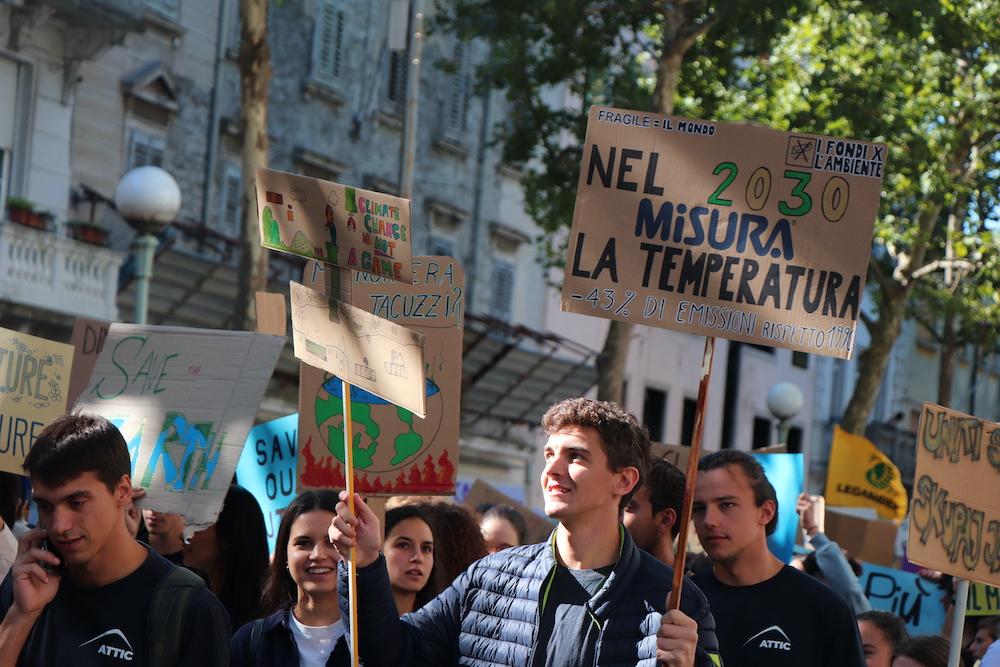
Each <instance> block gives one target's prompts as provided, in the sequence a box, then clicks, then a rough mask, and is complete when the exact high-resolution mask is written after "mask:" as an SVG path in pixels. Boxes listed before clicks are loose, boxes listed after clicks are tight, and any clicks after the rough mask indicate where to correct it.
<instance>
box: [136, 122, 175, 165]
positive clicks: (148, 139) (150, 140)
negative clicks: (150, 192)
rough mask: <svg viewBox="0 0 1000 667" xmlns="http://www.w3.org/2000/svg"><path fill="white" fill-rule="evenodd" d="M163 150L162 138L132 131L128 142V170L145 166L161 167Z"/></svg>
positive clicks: (140, 131) (164, 144) (164, 146)
mask: <svg viewBox="0 0 1000 667" xmlns="http://www.w3.org/2000/svg"><path fill="white" fill-rule="evenodd" d="M165 148H166V141H165V140H164V138H163V137H158V136H156V135H153V134H149V133H148V132H143V131H142V130H137V129H132V130H131V131H130V132H129V141H128V168H129V169H135V168H136V167H145V166H147V165H153V166H154V167H162V166H163V151H164V149H165Z"/></svg>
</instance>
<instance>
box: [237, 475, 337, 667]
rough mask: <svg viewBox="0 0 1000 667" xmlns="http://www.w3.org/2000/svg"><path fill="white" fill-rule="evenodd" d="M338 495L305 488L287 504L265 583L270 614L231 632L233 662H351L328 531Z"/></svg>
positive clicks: (264, 666) (313, 665)
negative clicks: (233, 632) (341, 615)
mask: <svg viewBox="0 0 1000 667" xmlns="http://www.w3.org/2000/svg"><path fill="white" fill-rule="evenodd" d="M337 501H338V498H337V494H336V492H334V491H329V490H326V489H324V490H319V491H304V492H302V493H301V494H299V496H298V497H297V498H296V499H295V500H293V501H292V503H291V504H290V505H289V506H288V507H287V508H286V509H285V512H284V514H282V516H281V524H280V525H279V526H278V535H277V537H276V539H275V545H274V560H272V561H271V567H270V568H269V569H268V572H267V580H266V581H265V583H264V594H263V606H264V613H266V614H270V615H269V616H268V617H267V618H261V619H257V620H256V621H252V622H250V623H247V624H246V625H244V626H243V627H241V628H240V629H239V630H237V631H236V634H235V635H233V639H232V641H231V642H230V652H231V658H230V664H231V665H232V666H233V667H241V666H245V667H272V666H277V665H282V666H284V665H300V666H301V667H324V666H326V667H347V666H348V665H350V664H351V655H350V649H349V647H348V645H347V641H346V638H345V637H344V626H343V623H342V622H341V620H340V606H339V601H338V599H337V562H338V561H339V560H340V554H338V553H337V550H336V549H334V548H333V545H332V544H330V540H329V537H328V536H327V531H328V530H329V529H330V522H331V521H333V517H334V516H335V515H336V508H337Z"/></svg>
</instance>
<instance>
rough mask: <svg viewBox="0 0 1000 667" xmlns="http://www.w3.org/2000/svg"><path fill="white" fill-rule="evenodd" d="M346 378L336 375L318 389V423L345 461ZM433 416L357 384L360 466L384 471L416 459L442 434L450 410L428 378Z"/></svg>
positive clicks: (354, 413) (354, 411)
mask: <svg viewBox="0 0 1000 667" xmlns="http://www.w3.org/2000/svg"><path fill="white" fill-rule="evenodd" d="M341 386H342V385H341V381H340V378H338V377H337V376H330V377H329V378H328V379H327V380H326V381H324V382H323V385H322V386H321V387H320V389H319V391H318V392H317V394H316V426H317V427H318V428H319V432H320V434H321V436H322V437H323V439H324V440H325V441H326V447H327V449H328V450H329V451H330V453H331V454H332V455H333V456H334V457H335V458H336V459H337V460H338V461H340V462H341V463H344V462H345V461H344V448H343V442H344V430H343V426H344V415H343V412H344V401H343V393H342V391H341ZM426 390H427V418H426V419H420V418H419V417H416V416H415V415H414V414H413V413H412V412H410V411H409V410H407V409H405V408H401V407H398V406H396V405H393V404H392V403H390V402H388V401H386V400H385V399H383V398H379V397H378V396H376V395H375V394H372V393H370V392H367V391H365V390H364V389H361V388H359V387H355V386H352V387H351V422H352V423H353V429H352V430H353V433H352V435H353V440H354V466H355V468H357V469H359V470H365V471H368V472H372V473H382V472H387V471H393V470H397V469H400V468H402V467H403V466H405V465H407V464H409V463H412V462H415V461H416V460H417V457H418V456H419V455H420V453H421V452H423V451H424V450H425V449H426V448H427V447H428V446H429V445H430V443H431V442H433V440H434V438H435V437H436V435H437V432H438V429H439V427H440V426H441V416H442V414H443V412H444V410H443V403H442V398H441V390H440V389H439V388H438V386H437V385H436V384H435V383H434V381H433V380H431V379H430V378H427V383H426Z"/></svg>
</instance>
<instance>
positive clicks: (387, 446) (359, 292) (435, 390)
mask: <svg viewBox="0 0 1000 667" xmlns="http://www.w3.org/2000/svg"><path fill="white" fill-rule="evenodd" d="M324 273H325V274H326V275H324ZM345 274H346V275H345ZM413 276H414V279H413V283H412V284H410V285H404V284H402V283H398V282H391V281H388V280H385V279H382V278H375V277H373V276H370V275H367V274H363V273H356V272H355V273H353V274H351V273H349V272H347V271H344V270H342V269H337V268H336V267H329V266H328V267H317V265H316V264H314V263H312V264H310V265H309V266H307V267H306V272H305V276H304V278H305V280H306V282H311V283H312V284H313V285H316V286H317V288H318V289H326V287H325V286H329V285H332V286H333V288H334V289H335V290H336V291H337V293H338V294H340V295H341V298H342V299H343V300H346V301H349V302H350V303H352V304H353V305H354V306H356V307H358V308H360V309H363V310H365V311H367V312H369V313H372V314H374V315H376V316H378V317H381V318H384V319H386V320H389V321H390V322H393V323H399V324H400V325H403V326H405V327H407V328H408V329H410V330H411V331H413V332H415V333H418V334H423V336H424V355H425V358H424V368H425V371H426V380H425V383H424V392H425V400H426V404H427V408H426V413H427V416H426V417H425V418H424V419H415V418H414V416H413V413H412V412H411V411H409V410H406V409H405V408H401V407H397V406H396V405H393V404H391V403H389V402H387V401H385V400H383V399H381V398H379V397H378V396H377V395H375V394H374V393H371V392H368V391H365V390H363V389H361V388H359V387H355V388H354V390H353V391H352V393H351V405H352V418H353V422H354V424H353V426H354V429H353V430H354V437H355V442H354V465H355V471H356V475H357V476H358V479H357V487H358V489H359V492H361V493H368V494H423V495H427V494H435V495H437V494H443V495H450V494H452V493H454V490H455V473H456V467H457V465H458V436H459V414H460V407H461V402H460V401H461V383H462V317H463V304H464V289H465V275H464V272H463V271H462V267H461V266H460V265H459V264H458V262H457V261H455V260H454V259H452V258H450V257H416V258H414V260H413ZM331 277H332V278H333V280H330V279H329V278H331ZM299 415H300V417H299V433H300V441H301V442H302V456H301V457H300V463H299V488H317V487H342V486H343V485H344V481H345V480H344V473H343V464H344V449H343V447H344V445H343V441H344V434H343V405H342V402H341V386H340V379H339V378H338V377H337V376H336V375H330V374H327V373H325V372H323V371H321V370H317V369H314V368H312V367H310V366H308V365H305V364H303V365H302V367H301V370H300V377H299Z"/></svg>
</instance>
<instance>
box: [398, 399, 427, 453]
mask: <svg viewBox="0 0 1000 667" xmlns="http://www.w3.org/2000/svg"><path fill="white" fill-rule="evenodd" d="M395 408H396V414H397V415H399V421H401V422H403V423H404V424H406V426H407V428H408V429H409V430H408V431H407V432H406V433H400V434H399V435H397V436H396V455H395V456H393V457H392V461H390V463H391V464H392V465H396V464H397V463H402V462H403V461H405V460H406V459H408V458H410V457H411V456H413V455H414V454H416V453H417V452H419V451H420V448H421V447H423V446H424V436H422V435H420V434H419V433H417V432H416V431H414V430H413V413H412V412H410V411H409V410H407V409H406V408H401V407H399V406H398V405H397V406H395Z"/></svg>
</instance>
